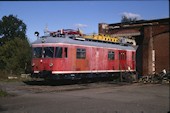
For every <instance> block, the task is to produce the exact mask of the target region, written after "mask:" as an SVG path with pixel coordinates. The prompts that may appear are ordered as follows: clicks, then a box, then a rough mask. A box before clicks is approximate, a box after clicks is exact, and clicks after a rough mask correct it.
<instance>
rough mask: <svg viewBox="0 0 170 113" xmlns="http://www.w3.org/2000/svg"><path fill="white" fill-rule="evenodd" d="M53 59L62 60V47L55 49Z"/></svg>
mask: <svg viewBox="0 0 170 113" xmlns="http://www.w3.org/2000/svg"><path fill="white" fill-rule="evenodd" d="M55 57H56V58H62V47H56V50H55Z"/></svg>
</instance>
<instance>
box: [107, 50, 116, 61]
mask: <svg viewBox="0 0 170 113" xmlns="http://www.w3.org/2000/svg"><path fill="white" fill-rule="evenodd" d="M108 60H115V52H114V51H113V50H109V51H108Z"/></svg>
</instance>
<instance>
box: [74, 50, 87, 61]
mask: <svg viewBox="0 0 170 113" xmlns="http://www.w3.org/2000/svg"><path fill="white" fill-rule="evenodd" d="M76 58H77V59H86V49H85V48H77V49H76Z"/></svg>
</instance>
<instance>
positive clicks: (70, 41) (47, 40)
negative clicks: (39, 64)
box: [32, 37, 135, 50]
mask: <svg viewBox="0 0 170 113" xmlns="http://www.w3.org/2000/svg"><path fill="white" fill-rule="evenodd" d="M42 40H44V41H45V42H44V43H67V44H76V45H88V46H96V47H106V48H117V49H122V50H135V48H133V47H132V46H123V45H120V44H113V43H104V42H94V41H87V40H85V41H80V40H75V39H71V38H69V37H65V38H62V37H45V38H38V39H37V40H36V41H34V42H33V43H32V44H42Z"/></svg>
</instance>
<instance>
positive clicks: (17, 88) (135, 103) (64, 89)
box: [0, 81, 170, 113]
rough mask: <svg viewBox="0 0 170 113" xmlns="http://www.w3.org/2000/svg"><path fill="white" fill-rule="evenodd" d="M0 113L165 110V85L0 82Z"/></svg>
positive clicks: (159, 112) (144, 112) (142, 112)
mask: <svg viewBox="0 0 170 113" xmlns="http://www.w3.org/2000/svg"><path fill="white" fill-rule="evenodd" d="M0 87H1V88H2V89H4V90H6V91H7V92H9V93H10V94H11V96H8V97H0V112H1V113H168V111H169V107H170V105H169V102H170V97H169V89H170V88H169V85H168V84H141V83H133V84H127V83H119V84H115V83H113V82H97V83H81V84H69V85H66V84H64V85H63V84H57V85H56V84H55V85H54V84H50V85H49V84H44V83H43V82H41V81H40V82H36V83H33V82H0Z"/></svg>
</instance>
